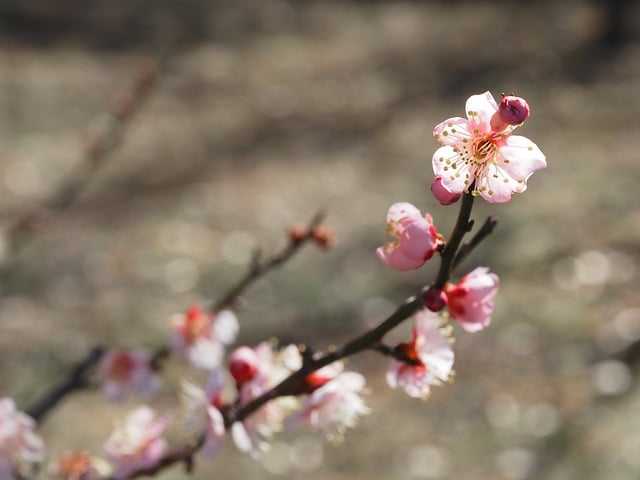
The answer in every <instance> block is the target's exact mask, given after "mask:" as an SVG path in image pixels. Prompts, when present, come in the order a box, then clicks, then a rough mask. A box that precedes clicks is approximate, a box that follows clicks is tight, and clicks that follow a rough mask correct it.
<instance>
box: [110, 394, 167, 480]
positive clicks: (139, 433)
mask: <svg viewBox="0 0 640 480" xmlns="http://www.w3.org/2000/svg"><path fill="white" fill-rule="evenodd" d="M168 423H169V420H168V418H167V417H163V418H159V419H157V418H156V417H155V413H154V412H153V410H152V409H151V408H149V407H147V406H142V407H139V408H137V409H136V410H134V411H133V412H131V413H130V414H129V415H128V416H127V418H126V419H125V421H124V423H122V424H120V425H117V426H116V429H115V430H114V431H113V433H112V434H111V436H109V438H108V439H107V441H106V442H105V444H104V450H105V453H106V455H107V458H108V459H109V461H111V462H112V463H113V464H114V465H115V469H116V472H115V478H118V479H120V478H125V477H127V476H128V475H130V474H131V473H133V472H134V471H136V470H138V469H144V468H150V467H153V466H154V465H155V464H156V463H157V462H158V461H159V460H160V459H161V458H162V456H163V455H164V453H165V452H166V451H167V441H166V440H165V439H164V438H163V437H162V434H163V433H164V431H165V429H166V428H167V425H168Z"/></svg>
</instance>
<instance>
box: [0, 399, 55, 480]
mask: <svg viewBox="0 0 640 480" xmlns="http://www.w3.org/2000/svg"><path fill="white" fill-rule="evenodd" d="M35 426H36V424H35V422H34V420H33V418H31V417H30V416H28V415H27V414H25V413H22V412H20V411H17V410H16V405H15V403H14V402H13V400H12V399H11V398H8V397H2V398H0V480H11V479H13V478H14V477H16V475H19V476H20V477H23V476H25V477H27V476H29V477H30V476H31V475H30V474H31V471H32V470H33V468H34V466H35V465H36V464H38V463H40V462H41V461H42V459H43V458H44V444H43V442H42V439H41V438H40V437H39V436H38V435H36V434H35V433H34V429H35Z"/></svg>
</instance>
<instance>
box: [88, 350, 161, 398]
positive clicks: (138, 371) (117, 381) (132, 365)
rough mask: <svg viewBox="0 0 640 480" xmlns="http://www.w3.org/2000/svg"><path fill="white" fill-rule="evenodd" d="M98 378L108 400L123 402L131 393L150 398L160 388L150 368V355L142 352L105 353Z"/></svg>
mask: <svg viewBox="0 0 640 480" xmlns="http://www.w3.org/2000/svg"><path fill="white" fill-rule="evenodd" d="M100 378H101V381H102V391H103V392H104V394H105V396H106V397H107V398H108V399H109V400H123V399H124V398H126V397H127V396H128V395H129V394H131V393H134V394H139V395H145V396H150V395H153V394H154V393H156V392H157V391H158V388H159V387H160V378H159V377H158V376H157V375H156V374H155V372H154V371H153V368H152V367H151V355H150V354H149V353H148V352H146V351H142V350H139V351H134V352H126V351H118V350H110V351H108V352H106V353H105V354H104V356H103V357H102V362H101V364H100Z"/></svg>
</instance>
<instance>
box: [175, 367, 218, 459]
mask: <svg viewBox="0 0 640 480" xmlns="http://www.w3.org/2000/svg"><path fill="white" fill-rule="evenodd" d="M223 388H224V373H223V372H222V369H220V368H214V369H213V370H212V371H211V373H210V374H209V377H208V378H207V382H206V385H205V388H204V389H202V388H200V387H198V386H197V385H194V384H192V383H190V382H188V381H186V380H184V381H183V382H182V392H181V400H182V412H181V413H182V414H181V417H182V428H183V430H184V431H185V432H186V433H187V434H189V435H191V434H193V435H194V436H196V437H197V436H199V435H200V434H202V428H203V425H204V426H205V429H204V445H203V446H202V449H201V450H200V451H201V453H202V455H203V457H205V458H213V457H215V456H216V455H217V454H218V452H219V451H220V446H221V444H222V439H223V437H224V435H225V432H226V429H225V426H224V417H223V416H222V412H221V410H220V409H221V408H222V391H223Z"/></svg>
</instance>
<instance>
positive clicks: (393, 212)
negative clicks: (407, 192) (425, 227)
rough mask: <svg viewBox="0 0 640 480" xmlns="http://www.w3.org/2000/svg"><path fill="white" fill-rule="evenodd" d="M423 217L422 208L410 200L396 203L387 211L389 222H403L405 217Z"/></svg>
mask: <svg viewBox="0 0 640 480" xmlns="http://www.w3.org/2000/svg"><path fill="white" fill-rule="evenodd" d="M416 217H419V218H421V217H422V214H421V213H420V210H419V209H418V208H417V207H415V206H414V205H412V204H410V203H408V202H398V203H394V204H393V205H391V206H390V207H389V211H388V212H387V223H395V222H401V221H402V220H403V219H405V218H416Z"/></svg>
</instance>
